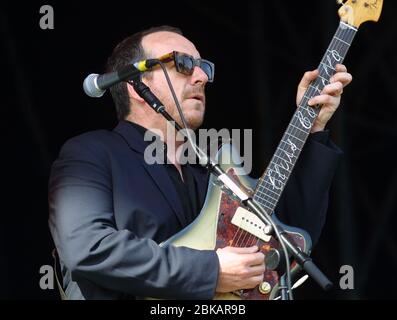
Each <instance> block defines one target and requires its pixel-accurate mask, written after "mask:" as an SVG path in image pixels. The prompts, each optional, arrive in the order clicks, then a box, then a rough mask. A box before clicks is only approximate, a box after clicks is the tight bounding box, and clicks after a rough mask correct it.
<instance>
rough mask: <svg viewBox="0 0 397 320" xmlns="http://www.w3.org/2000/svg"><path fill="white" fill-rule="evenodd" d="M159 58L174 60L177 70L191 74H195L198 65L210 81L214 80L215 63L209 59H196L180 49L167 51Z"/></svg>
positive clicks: (161, 59)
mask: <svg viewBox="0 0 397 320" xmlns="http://www.w3.org/2000/svg"><path fill="white" fill-rule="evenodd" d="M158 60H160V61H161V62H165V63H167V62H172V61H174V63H175V68H176V71H178V72H180V73H182V74H185V75H189V76H190V75H192V74H193V72H194V68H195V67H196V66H197V67H199V68H200V69H201V70H203V71H204V73H205V74H206V75H207V77H208V82H213V81H214V75H215V64H213V63H212V62H210V61H208V60H205V59H195V58H194V57H192V56H191V55H188V54H186V53H181V52H178V51H173V52H171V53H167V54H165V55H163V56H161V57H160V58H158Z"/></svg>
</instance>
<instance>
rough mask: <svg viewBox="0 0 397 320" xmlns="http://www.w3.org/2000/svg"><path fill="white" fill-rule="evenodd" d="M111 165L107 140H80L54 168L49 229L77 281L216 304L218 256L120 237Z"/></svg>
mask: <svg viewBox="0 0 397 320" xmlns="http://www.w3.org/2000/svg"><path fill="white" fill-rule="evenodd" d="M109 162H110V160H109V157H108V156H107V151H106V148H105V147H104V146H103V145H101V143H100V141H94V142H93V141H89V143H87V142H84V139H77V138H75V139H72V140H69V141H68V142H67V143H66V144H65V145H64V147H63V148H62V150H61V152H60V156H59V158H58V160H57V161H56V162H55V163H54V164H53V167H52V172H51V177H50V182H49V210H50V216H49V226H50V230H51V233H52V236H53V239H54V242H55V245H56V247H57V249H58V252H59V256H60V258H61V260H62V262H63V264H64V265H65V266H66V267H67V268H68V269H69V270H70V271H71V275H72V280H73V281H78V280H79V279H82V280H88V281H90V282H92V283H94V284H96V285H98V286H100V287H102V288H105V289H109V290H114V291H116V292H121V293H125V294H130V295H135V296H142V297H144V296H146V297H154V298H166V299H167V298H174V299H179V298H183V299H211V298H213V296H214V294H215V287H216V284H217V278H218V270H219V262H218V257H217V255H216V253H215V252H214V251H210V250H208V251H207V250H194V249H190V248H185V247H173V246H169V247H166V248H163V247H160V246H159V245H158V244H157V243H156V242H155V241H153V240H151V239H146V238H138V237H137V236H136V235H135V234H134V233H133V232H132V231H130V230H117V228H116V224H115V217H114V213H113V207H112V187H111V186H112V176H111V172H110V163H109Z"/></svg>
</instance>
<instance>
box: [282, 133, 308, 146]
mask: <svg viewBox="0 0 397 320" xmlns="http://www.w3.org/2000/svg"><path fill="white" fill-rule="evenodd" d="M285 134H288V135H289V136H290V137H292V138H295V139H296V140H298V141H300V142H303V143H305V141H303V140H301V139H299V138H298V137H297V136H294V135H293V134H290V133H289V132H288V131H286V132H285Z"/></svg>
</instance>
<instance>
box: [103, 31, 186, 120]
mask: <svg viewBox="0 0 397 320" xmlns="http://www.w3.org/2000/svg"><path fill="white" fill-rule="evenodd" d="M160 31H168V32H174V33H177V34H180V35H182V31H181V30H180V29H179V28H175V27H171V26H159V27H152V28H150V29H147V30H144V31H140V32H137V33H135V34H133V35H132V36H129V37H128V38H125V39H124V40H123V41H121V42H120V43H119V44H118V45H117V46H116V47H115V48H114V50H113V52H112V55H111V56H110V57H109V59H108V61H107V64H106V72H113V71H117V70H120V69H121V68H123V67H124V66H126V65H127V64H130V63H131V62H137V61H139V60H143V59H145V58H147V57H146V52H145V50H144V49H143V47H142V38H143V37H144V36H146V35H148V34H151V33H156V32H160ZM110 92H111V94H112V97H113V101H114V104H115V105H116V111H117V118H118V119H119V120H122V119H125V118H126V117H127V116H128V115H129V113H130V98H129V95H128V89H127V83H126V82H121V83H119V84H117V85H115V86H113V87H112V88H111V89H110Z"/></svg>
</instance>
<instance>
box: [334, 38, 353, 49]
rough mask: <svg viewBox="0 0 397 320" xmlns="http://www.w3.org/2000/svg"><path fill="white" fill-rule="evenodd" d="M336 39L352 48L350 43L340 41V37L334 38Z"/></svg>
mask: <svg viewBox="0 0 397 320" xmlns="http://www.w3.org/2000/svg"><path fill="white" fill-rule="evenodd" d="M334 39H336V40H338V41H340V42H342V43H344V44H345V45H347V46H349V47H350V44H349V43H348V42H346V41H344V40H342V39H340V38H338V37H336V36H335V37H334Z"/></svg>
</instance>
